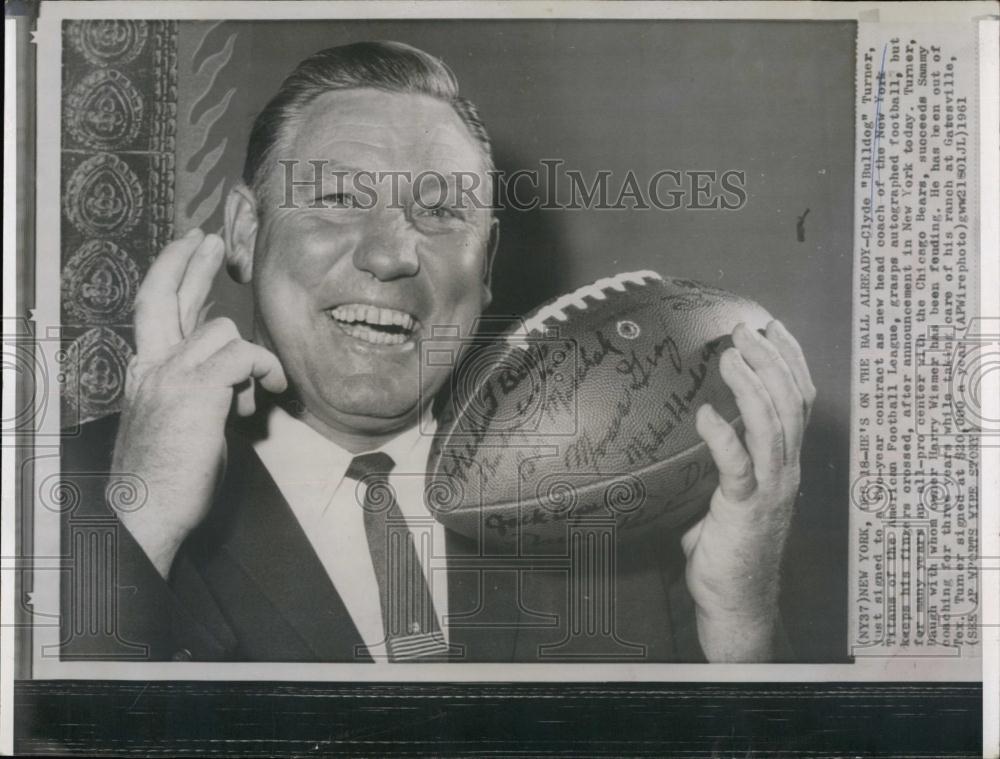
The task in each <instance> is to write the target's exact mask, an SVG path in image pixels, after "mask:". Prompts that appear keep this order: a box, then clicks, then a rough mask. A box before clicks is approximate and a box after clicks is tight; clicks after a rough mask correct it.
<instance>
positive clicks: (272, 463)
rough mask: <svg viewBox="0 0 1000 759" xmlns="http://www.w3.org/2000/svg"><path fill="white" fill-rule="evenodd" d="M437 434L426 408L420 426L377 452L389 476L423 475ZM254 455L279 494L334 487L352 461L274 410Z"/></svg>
mask: <svg viewBox="0 0 1000 759" xmlns="http://www.w3.org/2000/svg"><path fill="white" fill-rule="evenodd" d="M436 430H437V422H436V421H435V420H434V418H433V415H432V414H431V412H430V409H428V410H427V411H425V412H424V417H423V418H422V419H421V421H420V423H419V424H415V425H413V426H412V427H410V428H409V429H407V430H405V431H404V432H401V433H400V434H399V435H397V436H396V437H394V438H392V439H391V440H389V441H388V442H386V443H385V444H383V445H382V446H380V447H379V448H377V449H375V450H377V451H382V452H384V453H386V454H388V455H389V456H391V457H392V460H393V461H394V462H396V465H395V467H394V468H393V472H406V473H408V474H415V473H423V472H424V471H425V470H426V468H427V457H428V454H429V453H430V445H431V441H432V440H433V437H434V433H435V432H436ZM254 450H255V451H256V452H257V455H258V456H259V457H260V459H261V461H262V462H263V463H264V466H265V467H267V470H268V472H270V474H271V478H272V479H273V480H274V481H275V483H276V484H277V485H278V486H279V488H281V489H282V490H284V489H285V487H287V486H293V487H294V486H299V485H307V484H312V485H317V486H321V485H327V486H329V487H334V488H335V487H336V486H338V485H339V484H340V482H341V481H342V480H343V479H344V475H345V474H346V473H347V468H348V467H349V466H350V464H351V461H352V459H353V458H354V456H355V454H353V453H351V452H350V451H348V450H347V449H345V448H342V447H341V446H339V445H337V443H334V442H333V441H332V440H329V439H328V438H326V437H324V436H323V435H321V434H320V433H319V432H317V431H316V430H314V429H313V428H312V427H310V426H309V425H308V424H306V423H305V422H303V421H301V420H299V419H296V418H295V417H293V416H292V415H291V414H289V413H288V412H287V411H285V410H284V409H283V408H281V407H280V406H277V405H275V406H273V407H272V408H271V409H270V411H269V412H268V417H267V434H266V435H264V436H263V437H261V438H260V439H258V440H257V441H255V442H254Z"/></svg>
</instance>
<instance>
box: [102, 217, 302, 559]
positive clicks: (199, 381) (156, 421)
mask: <svg viewBox="0 0 1000 759" xmlns="http://www.w3.org/2000/svg"><path fill="white" fill-rule="evenodd" d="M223 253H224V244H223V242H222V239H221V238H220V237H219V236H218V235H214V234H209V235H204V234H203V233H202V232H201V230H199V229H194V230H191V232H189V233H188V234H187V235H185V236H184V237H182V238H180V239H179V240H175V241H174V242H172V243H170V244H169V245H168V246H167V247H166V248H164V249H163V251H162V252H161V253H160V255H159V256H157V258H156V261H155V262H154V263H153V265H152V266H151V267H150V270H149V274H147V276H146V279H145V281H144V282H143V283H142V287H140V288H139V292H138V293H137V295H136V301H135V341H136V355H135V357H134V358H133V359H132V362H131V363H130V364H129V371H128V377H127V379H126V383H125V403H124V406H123V409H122V415H121V422H120V425H119V429H118V438H117V440H116V441H115V452H114V458H113V463H112V471H113V472H115V473H119V474H125V475H130V476H135V477H139V478H140V479H141V481H142V482H143V483H145V485H146V488H147V491H148V497H147V500H146V502H145V503H144V504H143V505H142V506H141V507H140V508H138V509H135V510H133V511H122V512H120V513H119V518H120V519H121V522H122V523H123V524H124V525H125V527H126V528H127V529H128V531H129V532H130V533H131V534H132V537H133V538H135V540H136V541H137V542H138V543H139V545H140V546H141V547H142V549H143V550H144V551H145V552H146V555H147V556H148V557H149V559H150V561H152V563H153V565H154V566H155V567H156V569H157V570H158V571H159V573H160V574H161V575H162V576H163V577H164V578H166V577H167V576H168V575H169V573H170V567H171V565H172V564H173V561H174V557H175V556H176V554H177V550H178V549H179V548H180V546H181V543H183V542H184V539H185V538H186V537H187V536H188V535H189V534H190V532H191V531H192V530H193V529H194V528H195V527H197V526H198V524H199V523H200V522H201V521H202V520H203V519H204V518H205V515H206V514H207V513H208V510H209V508H210V507H211V504H212V497H213V495H214V494H215V488H216V485H217V483H218V479H219V476H220V473H221V470H222V468H223V464H224V461H225V446H226V443H225V424H226V418H227V416H228V415H229V411H230V408H231V407H232V405H233V399H234V396H235V399H236V410H237V413H239V414H240V415H241V416H249V415H250V414H252V413H254V410H255V409H254V395H253V380H257V381H259V382H260V384H261V385H262V386H263V387H264V388H265V389H266V390H269V391H271V392H273V393H280V392H283V391H284V390H285V388H286V387H287V380H286V379H285V373H284V371H283V370H282V367H281V364H280V363H279V362H278V359H277V357H276V356H275V355H274V354H273V353H271V352H270V351H268V350H267V349H265V348H262V347H261V346H259V345H254V344H253V343H250V342H247V341H246V340H243V339H241V338H240V335H239V332H238V330H237V329H236V325H235V324H234V323H233V322H232V320H230V319H226V318H219V319H212V320H210V321H204V322H203V316H204V310H205V308H204V306H205V300H206V298H207V297H208V293H209V291H210V290H211V287H212V281H213V280H214V278H215V275H216V273H217V272H218V270H219V267H220V266H221V264H222V260H223Z"/></svg>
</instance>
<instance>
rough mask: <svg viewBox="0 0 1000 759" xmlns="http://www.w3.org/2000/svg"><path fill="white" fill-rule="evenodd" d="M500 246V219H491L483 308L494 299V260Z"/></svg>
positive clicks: (484, 270) (484, 275)
mask: <svg viewBox="0 0 1000 759" xmlns="http://www.w3.org/2000/svg"><path fill="white" fill-rule="evenodd" d="M499 247H500V220H499V219H497V218H493V219H492V220H491V221H490V233H489V239H488V240H487V241H486V260H485V261H484V263H483V267H484V269H483V292H484V293H485V294H486V298H485V301H484V303H483V308H485V307H486V306H488V305H490V303H491V302H492V301H493V262H494V260H495V259H496V255H497V248H499Z"/></svg>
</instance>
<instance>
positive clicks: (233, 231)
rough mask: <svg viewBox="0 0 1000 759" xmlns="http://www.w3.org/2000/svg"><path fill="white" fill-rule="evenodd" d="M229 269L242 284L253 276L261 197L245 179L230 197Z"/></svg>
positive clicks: (227, 199)
mask: <svg viewBox="0 0 1000 759" xmlns="http://www.w3.org/2000/svg"><path fill="white" fill-rule="evenodd" d="M225 232H226V270H227V271H228V272H229V276H230V277H232V278H233V279H235V280H236V281H237V282H239V283H240V284H246V283H247V282H249V281H250V279H251V278H252V277H253V251H254V247H255V245H256V242H257V198H256V197H255V196H254V192H253V190H251V189H250V188H249V187H247V186H246V185H245V184H243V183H242V182H240V183H238V184H237V185H236V186H235V187H233V189H232V190H230V191H229V196H228V197H227V198H226V229H225Z"/></svg>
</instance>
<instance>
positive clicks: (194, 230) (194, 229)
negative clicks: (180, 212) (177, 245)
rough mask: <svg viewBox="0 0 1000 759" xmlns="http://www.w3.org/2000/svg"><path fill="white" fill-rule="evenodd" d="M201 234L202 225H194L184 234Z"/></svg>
mask: <svg viewBox="0 0 1000 759" xmlns="http://www.w3.org/2000/svg"><path fill="white" fill-rule="evenodd" d="M200 234H201V228H200V227H192V228H191V229H189V230H188V231H187V234H186V235H184V236H185V237H196V236H197V235H200Z"/></svg>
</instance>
